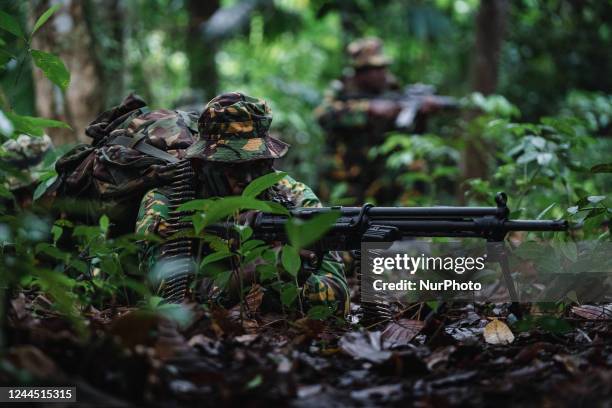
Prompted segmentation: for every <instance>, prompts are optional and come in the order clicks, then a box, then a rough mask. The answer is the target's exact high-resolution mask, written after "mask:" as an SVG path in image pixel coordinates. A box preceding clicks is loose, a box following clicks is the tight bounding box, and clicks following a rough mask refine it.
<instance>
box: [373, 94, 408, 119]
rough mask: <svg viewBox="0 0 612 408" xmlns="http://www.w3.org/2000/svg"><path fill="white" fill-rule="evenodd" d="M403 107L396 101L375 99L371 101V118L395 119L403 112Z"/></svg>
mask: <svg viewBox="0 0 612 408" xmlns="http://www.w3.org/2000/svg"><path fill="white" fill-rule="evenodd" d="M401 109H402V108H401V106H400V105H399V104H398V103H397V102H394V101H389V100H385V99H374V100H372V101H370V105H369V109H368V113H369V114H370V116H373V117H375V118H382V119H394V118H395V117H396V116H397V115H398V114H399V113H400V111H401Z"/></svg>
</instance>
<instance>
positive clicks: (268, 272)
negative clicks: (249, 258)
mask: <svg viewBox="0 0 612 408" xmlns="http://www.w3.org/2000/svg"><path fill="white" fill-rule="evenodd" d="M255 270H256V271H257V273H258V274H259V279H260V281H262V282H265V281H268V280H271V279H274V278H275V277H276V273H277V270H276V267H275V266H274V265H271V264H262V265H257V267H256V268H255Z"/></svg>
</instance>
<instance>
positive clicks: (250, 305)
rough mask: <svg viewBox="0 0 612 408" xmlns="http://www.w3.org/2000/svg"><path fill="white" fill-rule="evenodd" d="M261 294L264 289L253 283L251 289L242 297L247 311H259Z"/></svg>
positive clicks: (252, 312)
mask: <svg viewBox="0 0 612 408" xmlns="http://www.w3.org/2000/svg"><path fill="white" fill-rule="evenodd" d="M263 296H264V291H263V289H262V288H261V286H260V285H257V284H255V285H253V286H251V290H249V293H248V294H247V295H246V297H245V298H244V301H245V302H246V306H247V310H248V311H249V313H251V314H254V313H257V312H258V311H259V308H260V307H261V302H262V301H263Z"/></svg>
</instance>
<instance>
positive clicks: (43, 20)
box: [31, 4, 61, 35]
mask: <svg viewBox="0 0 612 408" xmlns="http://www.w3.org/2000/svg"><path fill="white" fill-rule="evenodd" d="M60 7H61V4H56V5H54V6H51V7H50V8H49V9H48V10H47V11H45V12H44V13H42V15H41V16H40V17H38V20H36V23H35V24H34V29H33V30H32V34H31V35H34V33H35V32H36V31H38V29H39V28H40V27H42V25H43V24H45V23H46V22H47V20H49V18H50V17H51V16H52V15H53V13H55V12H56V11H57V10H58V9H59V8H60Z"/></svg>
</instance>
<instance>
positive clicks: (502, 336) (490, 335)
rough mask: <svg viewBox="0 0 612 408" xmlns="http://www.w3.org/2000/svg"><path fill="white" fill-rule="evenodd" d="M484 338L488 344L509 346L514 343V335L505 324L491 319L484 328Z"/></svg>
mask: <svg viewBox="0 0 612 408" xmlns="http://www.w3.org/2000/svg"><path fill="white" fill-rule="evenodd" d="M483 334H484V338H485V341H486V342H487V343H489V344H510V343H512V342H513V341H514V334H512V331H511V330H510V328H509V327H508V326H507V325H506V323H504V322H502V321H501V320H497V319H493V320H492V321H491V322H490V323H489V324H487V325H486V326H485V328H484V332H483Z"/></svg>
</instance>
